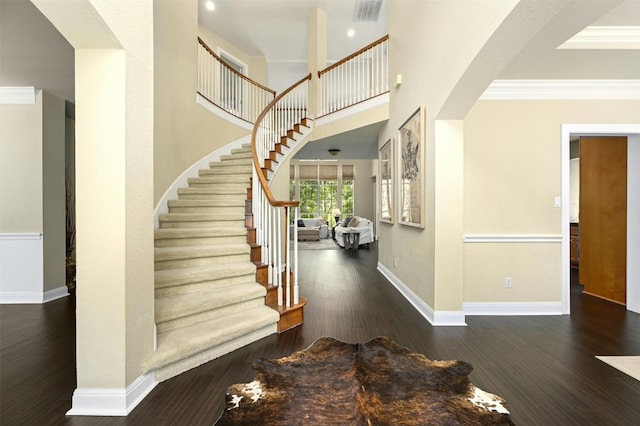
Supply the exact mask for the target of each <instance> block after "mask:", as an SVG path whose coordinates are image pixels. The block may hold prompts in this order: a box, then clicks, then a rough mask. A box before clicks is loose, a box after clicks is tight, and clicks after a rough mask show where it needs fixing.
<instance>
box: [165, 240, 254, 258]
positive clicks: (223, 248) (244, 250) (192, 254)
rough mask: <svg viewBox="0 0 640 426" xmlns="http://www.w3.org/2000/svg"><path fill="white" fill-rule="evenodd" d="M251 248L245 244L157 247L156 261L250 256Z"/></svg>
mask: <svg viewBox="0 0 640 426" xmlns="http://www.w3.org/2000/svg"><path fill="white" fill-rule="evenodd" d="M249 251H250V247H249V246H248V245H247V244H246V243H245V244H242V243H240V244H224V245H222V244H215V245H208V246H186V247H180V246H178V247H156V248H154V254H155V261H156V263H157V262H163V261H167V260H180V259H195V258H199V257H212V256H224V255H231V254H249Z"/></svg>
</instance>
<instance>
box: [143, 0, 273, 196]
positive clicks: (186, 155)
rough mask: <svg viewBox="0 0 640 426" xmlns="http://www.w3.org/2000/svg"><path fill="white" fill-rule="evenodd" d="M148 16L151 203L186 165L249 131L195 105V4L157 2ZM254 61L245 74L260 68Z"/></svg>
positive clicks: (170, 1) (193, 0)
mask: <svg viewBox="0 0 640 426" xmlns="http://www.w3.org/2000/svg"><path fill="white" fill-rule="evenodd" d="M153 12H154V28H153V34H154V45H155V51H154V68H155V73H154V87H155V94H156V95H155V99H154V205H155V204H157V203H158V201H159V200H160V198H161V197H162V195H163V194H164V193H165V192H166V191H167V189H168V188H169V186H170V185H171V184H172V183H173V182H174V181H175V180H176V178H177V177H178V176H180V174H182V173H183V172H184V171H185V170H186V169H187V168H188V167H189V166H191V165H192V164H194V163H195V162H196V161H198V160H200V159H201V158H203V157H204V156H205V155H207V154H209V153H211V152H213V151H215V150H216V149H218V148H220V147H222V146H224V145H226V144H228V143H231V142H233V141H235V140H237V139H239V138H240V137H242V136H245V135H247V134H248V133H249V131H248V130H245V129H242V128H240V127H237V126H235V125H233V124H230V123H228V122H227V121H225V120H223V119H221V118H219V117H217V116H216V115H214V114H211V113H210V112H208V111H206V110H205V109H204V108H202V107H201V106H199V105H197V104H196V91H197V85H196V83H197V81H196V78H197V52H198V51H197V36H198V31H199V30H198V4H197V2H196V1H195V0H191V1H174V0H157V1H154V2H153ZM209 35H211V34H209ZM203 38H204V39H205V40H206V35H205V37H203ZM233 50H234V52H233V53H237V51H236V49H233ZM259 62H260V61H256V63H255V64H254V63H253V62H252V63H251V64H250V72H251V73H253V69H256V71H259V70H260V68H261V66H262V68H265V69H266V64H263V65H259Z"/></svg>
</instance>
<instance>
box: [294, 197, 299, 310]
mask: <svg viewBox="0 0 640 426" xmlns="http://www.w3.org/2000/svg"><path fill="white" fill-rule="evenodd" d="M294 211H295V215H294V217H295V218H296V223H297V222H298V220H297V218H299V217H300V209H299V208H294ZM299 290H300V289H299V288H298V235H297V233H296V235H294V238H293V304H294V305H297V304H298V303H300V295H299Z"/></svg>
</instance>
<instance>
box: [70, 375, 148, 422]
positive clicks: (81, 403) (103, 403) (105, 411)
mask: <svg viewBox="0 0 640 426" xmlns="http://www.w3.org/2000/svg"><path fill="white" fill-rule="evenodd" d="M157 384H158V382H156V381H155V376H154V374H153V373H148V374H145V375H143V376H140V377H138V378H137V379H136V380H135V381H134V382H133V383H131V384H130V385H129V386H127V388H126V389H125V388H115V389H101V388H77V389H76V390H75V391H74V392H73V400H72V406H71V410H69V411H67V416H126V415H127V414H129V413H130V412H131V410H133V409H134V408H135V407H136V406H137V405H138V404H139V403H140V402H141V401H142V400H143V399H144V398H145V397H146V396H147V395H148V394H149V392H151V390H153V388H154V387H155V386H156V385H157Z"/></svg>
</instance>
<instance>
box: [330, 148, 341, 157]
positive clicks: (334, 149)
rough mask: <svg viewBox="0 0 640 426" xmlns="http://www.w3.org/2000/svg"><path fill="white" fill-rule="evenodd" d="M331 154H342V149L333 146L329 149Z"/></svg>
mask: <svg viewBox="0 0 640 426" xmlns="http://www.w3.org/2000/svg"><path fill="white" fill-rule="evenodd" d="M329 154H331V155H332V156H334V157H335V156H336V155H338V154H340V150H339V149H337V148H331V149H329Z"/></svg>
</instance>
